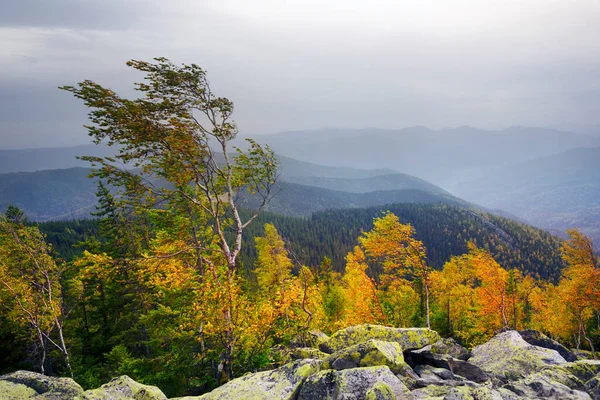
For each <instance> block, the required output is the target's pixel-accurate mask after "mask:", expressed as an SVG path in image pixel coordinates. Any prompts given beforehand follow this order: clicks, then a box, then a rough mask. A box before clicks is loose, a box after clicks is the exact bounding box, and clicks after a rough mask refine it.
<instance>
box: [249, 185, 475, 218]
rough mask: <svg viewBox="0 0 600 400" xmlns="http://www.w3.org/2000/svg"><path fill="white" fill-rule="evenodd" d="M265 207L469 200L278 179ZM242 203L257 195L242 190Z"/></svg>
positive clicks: (308, 210) (296, 209)
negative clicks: (332, 187) (353, 190)
mask: <svg viewBox="0 0 600 400" xmlns="http://www.w3.org/2000/svg"><path fill="white" fill-rule="evenodd" d="M274 192H275V193H277V195H276V196H275V197H274V198H273V199H272V200H271V202H270V203H269V205H268V206H267V209H268V210H269V211H272V212H276V213H280V214H285V215H292V216H306V215H310V214H312V213H314V212H317V211H323V210H328V209H340V208H363V207H371V206H378V205H382V204H390V203H445V204H452V205H463V206H466V205H468V203H466V202H465V201H463V200H461V199H458V198H456V197H454V196H452V195H450V194H439V193H434V192H431V191H427V190H421V189H398V190H378V191H373V192H368V193H349V192H343V191H339V190H330V189H324V188H320V187H314V186H305V185H299V184H296V183H290V182H279V183H278V184H277V185H276V186H275V188H274ZM240 197H241V201H240V204H242V205H243V206H244V207H248V208H256V207H257V205H258V203H257V200H256V199H253V198H251V197H249V196H248V195H247V194H246V193H241V196H240Z"/></svg>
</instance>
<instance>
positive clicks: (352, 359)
mask: <svg viewBox="0 0 600 400" xmlns="http://www.w3.org/2000/svg"><path fill="white" fill-rule="evenodd" d="M326 361H327V363H328V365H329V366H330V367H331V368H333V369H336V370H342V369H349V368H358V367H375V366H379V365H386V366H387V367H389V369H390V370H391V371H392V372H394V373H396V374H397V373H400V372H401V371H402V370H404V369H405V368H406V367H408V366H407V365H406V363H405V362H404V355H403V353H402V348H401V347H400V345H399V344H398V343H396V342H384V341H382V340H377V339H371V340H367V341H366V342H364V343H360V344H357V345H354V346H350V347H347V348H345V349H342V350H340V351H337V352H335V353H334V354H332V355H331V356H330V357H328V358H327V360H326Z"/></svg>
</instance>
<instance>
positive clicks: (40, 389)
mask: <svg viewBox="0 0 600 400" xmlns="http://www.w3.org/2000/svg"><path fill="white" fill-rule="evenodd" d="M0 382H4V383H3V384H2V388H5V389H6V390H9V389H10V390H11V391H12V392H13V393H14V392H15V391H17V390H18V391H20V392H22V393H23V395H26V393H30V391H29V390H25V389H24V388H23V387H25V388H29V389H31V390H33V391H34V392H35V394H36V396H41V397H38V398H44V399H49V400H50V399H52V400H53V399H57V400H58V399H72V398H74V397H76V396H78V395H81V394H82V393H83V388H82V387H81V386H79V385H78V384H77V382H75V381H74V380H73V379H70V378H57V377H53V376H47V375H42V374H39V373H37V372H31V371H16V372H12V373H10V374H6V375H2V376H0ZM8 383H12V384H14V385H9V384H8ZM19 385H22V386H23V387H21V386H19ZM1 393H2V392H1V391H0V394H1ZM0 398H2V397H0ZM7 398H9V397H7ZM22 398H27V397H22Z"/></svg>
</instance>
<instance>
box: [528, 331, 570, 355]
mask: <svg viewBox="0 0 600 400" xmlns="http://www.w3.org/2000/svg"><path fill="white" fill-rule="evenodd" d="M519 335H521V337H522V338H523V340H524V341H526V342H527V343H529V344H532V345H534V346H538V347H543V348H546V349H550V350H556V351H557V352H558V354H560V355H561V356H562V357H563V358H564V359H565V360H567V361H576V360H577V358H578V357H577V356H576V355H575V353H573V352H571V351H569V349H567V348H566V347H565V346H563V345H562V344H560V343H558V342H557V341H556V340H553V339H550V338H549V337H548V336H546V335H544V334H543V333H542V332H538V331H535V330H533V329H526V330H522V331H519Z"/></svg>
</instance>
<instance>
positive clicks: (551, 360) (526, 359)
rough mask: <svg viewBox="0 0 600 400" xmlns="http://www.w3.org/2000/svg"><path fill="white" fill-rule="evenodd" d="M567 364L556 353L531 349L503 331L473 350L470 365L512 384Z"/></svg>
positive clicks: (530, 346)
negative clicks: (553, 367)
mask: <svg viewBox="0 0 600 400" xmlns="http://www.w3.org/2000/svg"><path fill="white" fill-rule="evenodd" d="M566 362H567V361H566V360H565V359H564V358H563V357H562V356H561V355H560V354H558V352H557V351H556V350H550V349H546V348H543V347H538V346H533V345H531V344H529V343H527V342H526V341H525V340H523V338H522V337H521V335H519V333H518V332H517V331H506V332H503V333H501V334H499V335H496V336H494V337H493V338H492V339H491V340H490V341H489V342H487V343H485V344H482V345H480V346H477V347H475V348H474V349H473V351H472V356H471V358H469V363H471V364H473V365H475V366H477V367H479V368H481V369H482V370H483V371H485V372H487V373H488V374H490V375H492V376H493V377H495V378H497V379H499V380H500V381H502V382H507V381H514V380H517V379H521V378H524V377H526V376H528V375H531V374H534V373H536V372H539V371H541V370H543V369H546V368H548V367H549V366H553V365H561V364H565V363H566Z"/></svg>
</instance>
